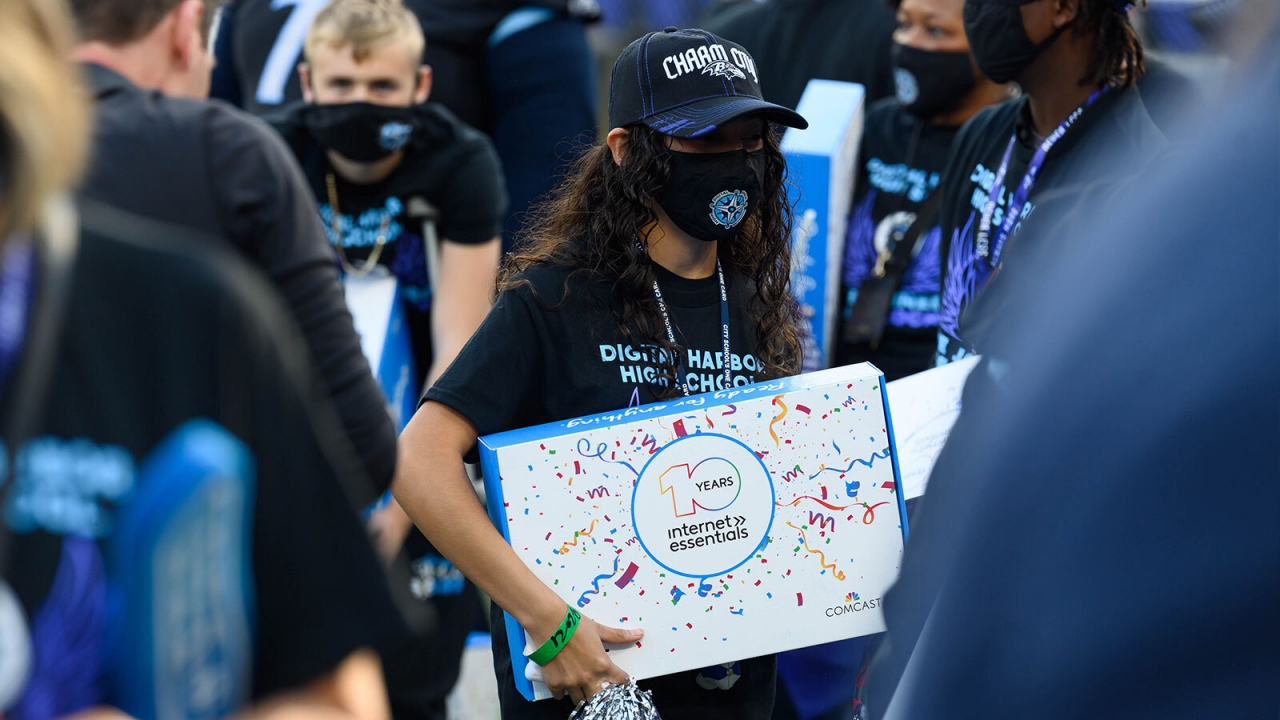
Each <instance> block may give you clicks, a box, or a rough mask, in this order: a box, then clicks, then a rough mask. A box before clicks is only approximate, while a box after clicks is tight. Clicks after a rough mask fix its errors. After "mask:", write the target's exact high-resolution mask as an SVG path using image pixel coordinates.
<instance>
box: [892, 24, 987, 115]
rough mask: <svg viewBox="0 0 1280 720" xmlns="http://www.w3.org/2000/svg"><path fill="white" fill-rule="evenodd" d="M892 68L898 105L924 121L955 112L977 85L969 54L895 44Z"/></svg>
mask: <svg viewBox="0 0 1280 720" xmlns="http://www.w3.org/2000/svg"><path fill="white" fill-rule="evenodd" d="M893 66H894V67H893V76H894V80H895V81H896V82H897V89H898V102H900V103H902V106H903V107H905V108H906V109H907V111H908V112H910V113H911V114H912V115H915V116H916V117H919V118H922V119H925V120H928V119H930V118H933V117H935V116H937V115H941V114H943V113H946V112H950V111H952V110H954V109H956V107H958V106H959V105H960V102H961V101H962V100H964V98H965V96H966V95H968V94H969V91H970V90H973V87H974V85H976V84H977V78H976V77H975V76H974V74H973V61H972V60H970V59H969V53H967V52H931V51H926V50H919V49H917V48H913V47H911V46H909V45H900V44H898V43H894V44H893Z"/></svg>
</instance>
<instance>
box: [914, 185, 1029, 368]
mask: <svg viewBox="0 0 1280 720" xmlns="http://www.w3.org/2000/svg"><path fill="white" fill-rule="evenodd" d="M995 178H996V173H995V172H994V171H992V170H990V169H988V168H987V167H986V166H984V165H983V164H982V163H978V164H977V165H976V166H975V167H974V169H973V172H972V173H971V174H970V175H969V182H971V183H973V186H972V188H971V190H970V193H969V205H970V207H971V208H972V210H971V211H970V212H969V219H968V221H966V222H965V224H964V227H963V228H958V229H956V230H955V231H953V232H952V235H951V250H950V251H949V252H948V253H947V279H946V281H945V282H944V283H943V287H942V309H941V311H940V315H939V322H938V357H937V364H938V365H946V364H947V363H950V362H955V361H957V360H961V359H964V358H966V357H968V356H970V355H972V354H973V353H972V352H970V351H969V350H968V349H966V348H965V347H964V344H963V343H964V339H963V338H962V337H961V335H960V318H961V317H962V316H963V315H964V311H965V309H966V308H968V307H969V304H970V303H972V302H973V299H974V298H975V297H976V296H977V294H978V293H979V292H980V291H981V290H982V288H984V287H986V285H987V282H988V281H989V280H990V279H991V276H992V275H994V274H995V268H993V267H992V266H991V264H990V262H989V261H988V260H987V259H986V258H983V257H979V255H978V251H977V247H976V241H975V235H976V234H977V231H978V225H979V223H980V222H981V218H982V213H983V211H984V210H985V209H986V206H987V201H988V199H989V198H990V197H991V188H992V187H993V186H994V185H995ZM1010 181H1011V182H1017V181H1018V179H1017V178H1012V179H1010ZM961 197H963V195H962V196H961ZM1009 198H1010V193H1009V192H1008V188H1007V187H1002V188H1001V189H1000V195H999V198H998V200H997V201H996V207H995V210H994V212H992V214H991V227H992V228H993V229H994V228H996V227H999V226H1000V223H1002V222H1004V213H1005V207H1006V206H1007V205H1008V203H1009ZM1034 211H1035V203H1032V202H1031V201H1030V200H1028V201H1027V203H1026V205H1024V206H1023V208H1022V214H1021V215H1020V216H1019V218H1018V222H1017V224H1016V225H1014V228H1013V231H1012V232H1011V233H1010V234H1009V238H1010V240H1012V239H1013V236H1014V235H1016V234H1017V232H1018V230H1020V229H1021V228H1022V224H1023V223H1024V222H1026V220H1027V218H1029V217H1031V214H1032V213H1033V212H1034Z"/></svg>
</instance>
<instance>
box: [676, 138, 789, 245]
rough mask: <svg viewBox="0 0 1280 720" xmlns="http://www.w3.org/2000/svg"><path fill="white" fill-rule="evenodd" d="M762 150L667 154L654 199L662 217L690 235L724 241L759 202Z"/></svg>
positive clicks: (732, 234)
mask: <svg viewBox="0 0 1280 720" xmlns="http://www.w3.org/2000/svg"><path fill="white" fill-rule="evenodd" d="M767 162H768V161H767V160H766V159H765V156H764V150H756V151H754V152H747V151H746V150H731V151H729V152H723V153H686V152H675V151H672V152H671V175H670V176H669V177H668V178H667V185H666V187H664V188H663V189H662V196H661V197H659V198H658V205H660V206H661V207H662V209H663V211H665V212H666V213H667V217H669V218H671V221H672V222H674V223H675V224H676V227H678V228H680V229H681V230H683V231H685V232H686V233H688V234H689V235H690V236H691V237H696V238H698V239H699V240H705V241H707V242H711V241H713V240H729V239H731V238H733V237H734V236H736V235H737V234H738V232H739V231H740V230H741V229H742V222H743V221H744V220H746V219H747V217H748V216H749V215H751V213H752V211H754V210H755V209H756V206H757V205H758V204H759V203H760V195H761V193H762V190H761V188H763V186H764V171H765V165H766V164H767Z"/></svg>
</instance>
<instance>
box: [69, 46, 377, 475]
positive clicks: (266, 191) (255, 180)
mask: <svg viewBox="0 0 1280 720" xmlns="http://www.w3.org/2000/svg"><path fill="white" fill-rule="evenodd" d="M86 71H87V73H88V76H89V79H90V83H91V86H92V87H93V88H94V95H95V99H96V102H95V105H94V137H93V141H94V142H93V157H92V159H91V161H90V165H89V169H88V171H87V172H86V174H85V176H84V178H83V180H82V182H81V187H80V192H81V194H82V195H83V196H84V197H86V198H89V199H91V200H97V201H99V202H102V203H105V204H107V205H111V206H114V207H117V208H120V209H123V210H126V211H129V212H131V213H135V214H137V215H141V216H143V217H147V218H152V219H155V220H160V221H163V222H168V223H173V224H175V225H179V226H181V227H185V228H192V229H194V230H198V231H200V232H201V233H205V234H208V235H210V236H216V237H218V238H224V239H225V240H226V241H227V242H228V243H230V244H231V245H234V246H235V247H236V248H237V249H238V250H239V251H240V253H241V254H242V255H243V256H244V257H246V258H247V259H249V261H250V262H251V263H252V264H253V265H256V266H257V267H258V268H260V269H261V270H262V271H263V272H265V273H266V274H267V276H268V277H269V278H270V279H271V281H272V284H273V285H274V286H275V287H276V289H277V290H279V291H280V293H281V294H282V295H283V296H284V299H285V302H286V303H287V304H288V306H289V309H290V310H291V311H292V315H293V317H294V318H295V319H296V320H297V322H298V325H299V326H300V327H301V329H302V334H303V337H304V338H305V339H306V341H307V346H308V347H309V349H310V351H311V356H312V358H313V359H314V361H315V363H316V365H317V367H318V368H319V370H320V375H321V376H322V377H323V379H324V381H325V384H326V385H327V386H328V389H329V393H330V395H331V396H332V398H333V401H334V404H335V405H336V406H337V408H338V413H339V416H340V417H341V418H342V423H343V426H344V428H345V429H346V432H347V435H348V436H349V437H350V438H351V442H352V444H354V445H355V447H356V448H357V451H358V452H359V453H360V457H361V459H362V461H363V463H364V468H365V471H366V474H367V475H368V476H369V478H370V479H371V480H372V481H373V482H374V483H375V484H376V485H378V486H379V487H381V488H386V487H388V486H389V485H390V484H391V477H392V475H393V474H394V472H395V452H396V450H395V448H396V445H395V443H396V432H395V426H394V425H393V424H392V421H391V416H390V415H389V414H388V413H387V408H386V401H385V400H384V399H383V396H382V391H381V390H379V389H378V385H377V383H376V382H375V381H374V379H373V374H372V373H371V372H370V371H369V363H368V361H367V360H365V357H364V355H363V353H362V352H361V350H360V337H359V336H358V335H357V334H356V331H355V326H354V325H353V324H352V322H351V314H350V313H349V312H348V311H347V306H346V302H345V300H344V299H343V296H342V287H341V285H340V284H339V282H338V270H337V263H336V261H335V259H334V255H333V250H332V248H330V247H329V245H328V243H326V242H325V234H324V230H323V229H322V227H321V224H320V218H319V215H318V213H317V212H316V204H315V201H314V200H312V198H311V193H310V192H309V191H308V189H307V185H306V182H305V180H304V179H303V178H302V176H301V174H300V173H299V172H298V167H297V164H296V163H295V162H294V160H293V158H292V157H290V155H289V151H288V149H287V148H286V147H285V146H284V143H282V142H281V141H280V138H279V137H277V136H276V134H275V133H273V132H272V131H271V129H270V128H269V127H267V126H266V125H264V124H263V123H262V122H261V121H259V120H256V119H254V118H252V117H250V116H248V115H246V114H244V113H242V112H240V111H238V110H235V109H234V108H231V107H229V106H227V105H225V104H223V103H221V102H217V101H209V102H203V101H196V100H188V99H184V98H169V97H165V96H164V95H161V94H160V93H158V92H152V91H144V90H141V89H139V88H137V87H135V86H134V85H133V84H131V83H130V82H129V81H128V80H126V79H125V78H123V77H121V76H120V75H118V74H116V73H114V72H112V71H110V70H108V69H106V68H104V67H101V66H98V65H87V66H86ZM183 240H185V241H188V242H189V241H190V240H189V239H186V238H183Z"/></svg>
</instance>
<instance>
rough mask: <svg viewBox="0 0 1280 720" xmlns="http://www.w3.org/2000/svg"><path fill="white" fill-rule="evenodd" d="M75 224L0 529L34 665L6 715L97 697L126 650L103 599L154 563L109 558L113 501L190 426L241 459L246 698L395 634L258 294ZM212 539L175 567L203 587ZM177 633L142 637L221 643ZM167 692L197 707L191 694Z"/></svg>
mask: <svg viewBox="0 0 1280 720" xmlns="http://www.w3.org/2000/svg"><path fill="white" fill-rule="evenodd" d="M83 220H84V225H85V232H83V234H82V238H81V247H80V251H79V255H78V258H77V261H76V264H75V267H74V270H73V275H72V285H71V287H72V295H71V297H70V299H69V303H68V306H67V309H66V312H65V314H64V320H63V326H62V332H61V337H62V339H61V343H60V346H59V348H58V354H57V360H56V365H55V367H54V369H53V374H52V376H51V383H50V385H49V387H50V392H49V393H48V397H47V398H46V402H45V403H44V405H45V409H44V412H43V417H42V418H41V419H40V422H39V424H38V426H37V427H36V428H35V429H34V430H35V432H34V433H33V434H32V436H31V439H30V440H29V441H27V442H26V443H24V444H23V451H22V452H21V453H19V457H20V458H21V457H24V456H25V457H26V461H22V460H20V461H19V463H18V466H19V469H18V479H17V483H16V485H15V488H14V490H13V491H12V494H11V496H10V498H9V501H10V503H9V506H8V513H7V514H6V519H7V521H8V522H9V525H10V527H11V528H13V529H14V530H15V532H16V533H19V534H15V535H14V536H12V538H11V541H12V551H13V555H12V557H11V560H12V563H11V565H10V568H11V569H12V572H11V577H10V579H11V581H12V583H13V585H14V588H15V592H16V594H17V595H18V596H19V598H20V599H21V600H22V604H23V605H24V609H25V610H26V612H27V617H28V619H29V626H30V627H31V630H32V641H33V646H34V651H35V665H34V668H33V673H32V675H31V680H30V682H29V684H28V686H27V689H26V691H25V692H26V699H25V700H23V701H20V703H19V707H17V708H9V709H8V710H9V712H10V713H11V714H10V716H11V717H48V716H49V713H51V714H52V716H53V717H57V716H60V715H66V714H70V713H71V712H75V711H77V710H83V709H85V708H86V707H89V706H92V705H95V704H98V703H101V702H104V701H107V700H111V699H112V697H111V696H110V694H109V689H108V688H109V684H110V681H109V680H108V679H107V676H105V675H104V674H103V673H105V672H106V671H107V670H108V668H107V667H106V666H105V664H104V663H105V662H106V660H107V655H108V653H109V651H110V649H111V648H112V644H111V643H112V642H113V641H122V642H126V643H141V642H142V641H143V640H142V638H136V637H134V638H124V639H120V638H115V637H114V635H113V633H115V632H117V631H118V630H119V629H120V610H121V608H119V607H118V606H117V604H116V603H114V602H113V600H112V598H113V597H114V596H113V593H112V592H110V589H111V588H112V587H113V585H112V583H113V582H114V581H116V580H118V579H119V577H118V573H122V572H127V571H128V569H129V568H130V567H132V563H136V564H137V565H138V566H142V567H145V566H147V565H148V564H150V563H153V562H155V558H153V557H145V558H139V557H133V558H129V559H125V558H121V557H119V556H116V555H113V554H112V553H111V552H109V551H108V546H109V544H110V535H111V529H112V528H114V527H117V524H118V523H121V522H122V520H121V518H122V513H123V509H124V508H126V507H128V505H126V504H124V501H125V500H127V499H128V498H129V497H131V496H138V495H140V494H145V492H146V490H147V489H148V488H147V487H146V485H145V484H140V480H142V479H143V478H145V477H147V475H146V474H145V473H142V472H140V471H141V470H142V469H143V468H144V467H145V461H146V460H147V459H148V456H149V455H150V454H151V453H152V451H153V450H154V449H155V448H156V446H157V445H158V444H159V443H161V442H162V441H163V440H165V439H166V438H167V437H171V436H172V433H173V432H174V430H175V429H177V428H179V427H180V426H182V425H184V424H185V423H187V422H188V421H190V420H193V419H204V420H207V421H212V422H214V423H216V424H217V425H219V426H220V427H221V428H223V429H225V430H226V431H228V432H230V433H231V434H232V435H234V436H235V437H236V438H238V439H239V440H240V441H241V442H243V443H244V444H245V445H246V446H247V449H248V451H249V452H250V454H251V455H252V468H251V471H252V476H253V480H252V483H253V485H252V489H253V491H252V502H251V512H252V520H251V528H252V529H251V532H252V540H251V552H252V560H251V563H252V568H251V577H250V579H251V581H252V585H253V588H254V590H253V593H252V596H253V597H254V602H255V603H256V613H255V616H256V617H254V618H253V624H254V626H255V628H256V631H255V634H256V638H255V640H254V650H253V663H254V667H253V668H252V670H253V678H252V679H253V690H252V692H253V696H254V697H255V698H260V697H263V696H265V695H267V694H269V693H273V692H277V691H282V690H287V689H290V688H298V687H300V686H302V685H304V684H306V683H308V682H310V681H312V680H314V679H316V678H317V677H319V676H322V675H323V674H325V673H327V672H330V671H332V670H333V669H335V668H336V667H337V665H338V663H340V662H341V661H342V660H343V659H344V658H345V657H346V656H347V655H349V654H350V653H352V652H353V651H355V650H357V649H359V648H362V647H369V646H377V645H380V644H381V643H382V642H383V641H384V640H386V639H387V638H389V637H391V636H393V635H397V634H399V633H401V632H402V628H401V623H400V620H399V615H398V611H397V610H396V609H395V607H394V605H392V603H391V600H390V597H389V595H388V593H387V586H386V581H385V579H384V576H383V574H382V571H381V570H380V566H379V564H378V561H377V559H376V558H375V556H374V554H373V551H372V548H371V547H370V545H369V542H368V540H367V538H366V536H365V532H364V529H363V527H362V526H361V523H360V521H359V518H358V516H357V514H356V512H355V506H354V505H353V500H354V499H355V498H354V497H353V495H357V494H367V489H364V490H362V489H361V488H360V487H359V486H360V485H367V481H366V479H365V478H364V476H363V473H362V470H361V467H360V464H359V462H358V461H357V459H356V456H355V455H354V453H353V451H352V449H351V446H350V443H349V442H348V440H347V438H346V436H345V435H344V434H343V433H342V431H341V427H340V425H339V424H338V422H337V418H336V416H335V415H334V413H333V410H332V408H331V406H330V405H329V404H328V401H327V399H326V398H324V396H323V394H322V393H321V392H320V390H319V386H318V385H317V384H316V383H313V382H311V380H312V379H313V378H314V375H313V372H312V370H311V367H310V365H309V363H308V359H307V356H306V350H305V346H303V345H302V344H301V340H300V338H298V336H297V330H296V329H295V327H294V325H293V324H292V322H291V321H289V320H288V317H287V315H286V314H285V310H284V309H283V307H282V306H281V304H280V301H279V299H278V298H277V296H276V295H275V293H274V292H272V291H271V290H270V289H269V287H268V286H267V285H266V284H265V283H263V282H262V281H261V280H259V279H258V277H259V276H258V275H257V274H256V273H254V272H252V271H251V270H250V269H249V268H248V267H247V266H246V265H244V264H243V263H242V262H241V261H239V260H238V259H237V258H235V257H234V256H232V255H231V254H230V253H229V252H227V251H225V250H222V249H220V248H218V247H217V244H216V243H207V244H203V245H202V244H201V243H198V242H190V243H188V242H182V241H181V240H182V239H183V238H182V237H181V236H182V234H183V232H184V231H182V230H177V229H173V228H169V227H160V226H158V225H156V224H152V223H144V222H141V221H139V220H137V219H136V218H132V217H131V216H125V215H124V214H122V213H119V212H118V211H115V210H111V209H104V208H101V207H98V208H95V207H93V206H89V207H87V208H86V212H85V214H84V216H83ZM11 401H12V398H11V394H10V396H7V397H6V402H11ZM7 412H8V411H7V409H6V413H7ZM175 522H176V520H175ZM215 538H216V536H210V540H209V541H208V542H207V543H206V542H198V543H194V544H193V545H192V546H191V547H184V548H183V549H182V550H180V551H179V552H178V553H177V555H176V558H179V559H181V560H183V561H185V563H188V564H189V567H192V568H197V570H196V572H197V573H200V575H201V576H203V577H205V578H207V579H206V580H205V582H212V581H213V579H214V578H215V577H218V573H217V572H216V571H214V570H213V569H211V568H208V567H207V566H206V565H204V564H203V562H202V561H203V560H206V559H208V558H209V557H210V555H211V554H213V551H214V549H215V548H217V547H218V546H219V541H218V540H216V539H215ZM117 549H118V548H117ZM205 569H208V572H207V573H205V572H203V571H204V570H205ZM175 591H176V589H175V588H173V587H167V588H166V589H165V590H164V592H166V593H168V592H175ZM191 620H192V622H191V624H190V625H188V626H186V627H187V629H188V631H189V632H187V633H186V634H184V635H181V636H179V634H177V633H175V634H173V635H170V636H158V637H156V641H157V642H160V641H163V642H164V643H166V644H169V646H170V647H173V644H175V643H186V645H185V647H186V651H187V652H188V653H189V654H190V653H192V652H195V651H197V650H199V649H202V648H204V647H206V645H205V644H204V643H205V641H207V640H208V639H209V637H210V635H209V633H212V634H213V635H217V634H218V633H220V632H225V631H227V628H225V627H220V626H219V627H213V626H210V625H209V620H208V619H207V618H191ZM167 625H168V626H169V627H172V625H173V623H172V621H170V622H168V623H167ZM201 630H203V633H202V632H201ZM218 661H219V658H213V657H205V656H199V657H192V658H191V659H190V662H191V666H190V670H188V675H187V677H188V678H191V681H192V683H195V682H196V680H198V678H199V677H200V672H198V671H199V670H201V669H204V670H210V671H215V670H216V669H217V667H218ZM211 677H217V673H216V672H214V673H213V674H212V676H211ZM175 690H176V691H177V692H179V693H181V694H182V697H183V701H184V702H185V701H191V700H192V699H193V698H196V697H197V696H196V695H194V694H190V693H194V691H195V685H194V684H193V685H192V686H189V687H185V688H176V689H175ZM23 702H26V703H31V702H34V703H35V704H27V705H25V706H24V705H23V704H22V703H23ZM41 702H46V703H49V704H48V705H40V703H41Z"/></svg>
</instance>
